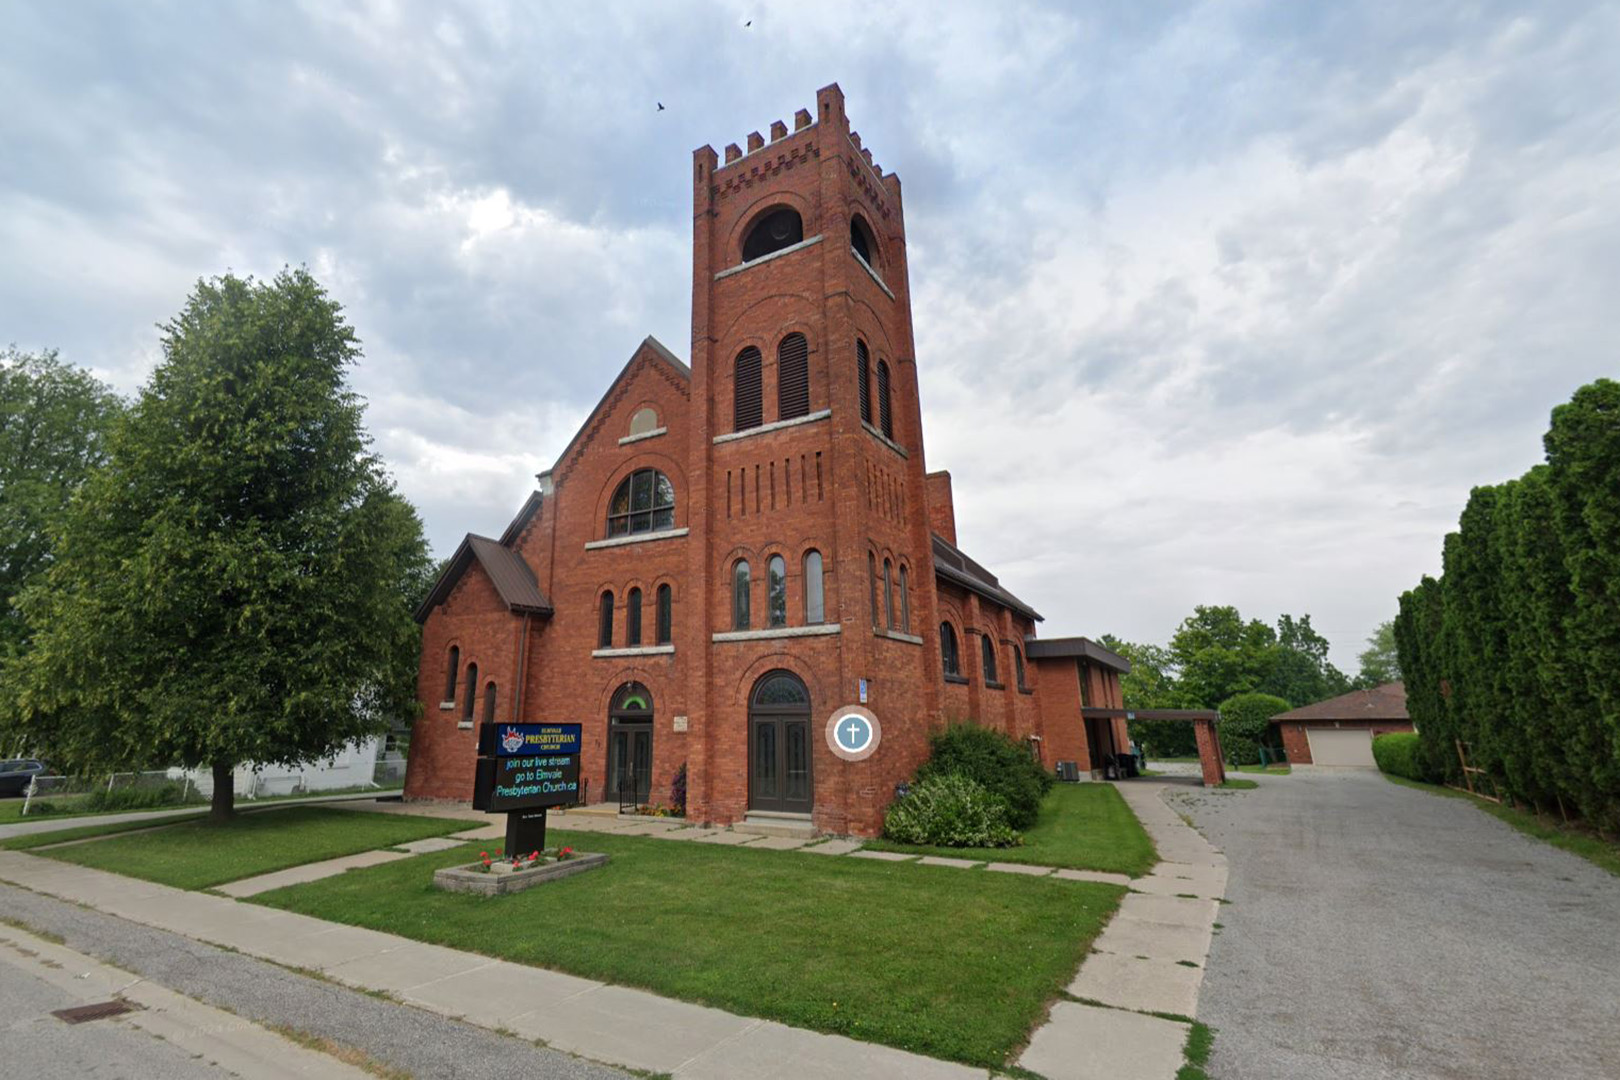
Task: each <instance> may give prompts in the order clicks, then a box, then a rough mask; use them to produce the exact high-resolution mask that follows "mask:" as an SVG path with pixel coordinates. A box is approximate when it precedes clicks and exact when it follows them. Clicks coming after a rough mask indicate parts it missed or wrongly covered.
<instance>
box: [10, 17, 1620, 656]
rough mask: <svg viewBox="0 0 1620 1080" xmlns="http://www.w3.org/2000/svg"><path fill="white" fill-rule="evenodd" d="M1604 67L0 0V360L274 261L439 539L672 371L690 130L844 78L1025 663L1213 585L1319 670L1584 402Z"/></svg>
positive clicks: (1475, 54) (776, 22)
mask: <svg viewBox="0 0 1620 1080" xmlns="http://www.w3.org/2000/svg"><path fill="white" fill-rule="evenodd" d="M748 18H752V19H753V20H754V26H753V28H752V29H744V28H743V26H742V23H743V22H744V21H745V19H748ZM1617 46H1620V16H1617V14H1616V12H1615V10H1614V9H1613V8H1612V7H1611V8H1604V7H1601V6H1597V5H1589V4H1579V3H1549V4H1542V5H1536V6H1535V7H1533V8H1530V9H1528V10H1527V9H1525V8H1524V7H1523V6H1522V5H1509V4H1506V3H1501V4H1490V3H1486V4H1479V3H1467V4H1463V3H1455V4H1449V3H1432V4H1422V5H1412V4H1409V3H1393V2H1391V3H1370V2H1369V3H1360V4H1355V5H1305V4H1288V3H1271V4H1262V3H1250V4H1215V3H1206V4H1200V5H1192V6H1183V7H1178V8H1176V9H1174V10H1171V9H1168V8H1160V7H1159V6H1157V5H1144V4H1123V3H1122V4H1115V5H1109V6H1100V7H1097V6H1094V7H1088V8H1086V9H1085V10H1083V11H1074V10H1072V9H1071V7H1070V6H1069V5H1065V4H1050V5H1042V4H1027V5H1016V6H1014V5H994V6H991V5H976V4H953V5H944V6H941V5H933V4H930V5H927V6H918V7H916V8H914V9H910V10H907V11H902V12H898V13H890V12H886V11H877V10H874V9H872V8H871V6H870V5H853V4H851V5H841V4H832V5H824V6H822V7H818V9H817V12H816V16H815V17H814V18H806V17H802V16H801V15H800V14H798V13H797V12H796V11H795V9H791V8H789V7H787V6H783V5H749V6H747V7H744V6H741V5H731V6H712V5H701V6H700V5H696V4H628V3H600V4H595V5H591V6H590V7H588V8H586V7H573V8H568V7H564V8H556V7H553V8H548V9H540V8H534V7H532V6H530V5H519V4H498V3H483V2H480V3H466V4H461V5H450V6H445V5H430V4H426V3H413V2H405V3H381V2H379V3H375V4H367V5H341V6H338V5H329V4H322V3H314V2H310V3H305V4H302V5H297V6H293V5H288V4H283V3H270V2H260V3H240V4H230V5H195V4H178V3H176V4H172V5H150V4H148V5H141V6H138V7H137V6H132V5H126V4H118V3H113V2H110V0H104V2H100V3H76V4H69V5H62V4H50V3H45V2H43V0H39V2H17V3H12V4H8V5H5V6H4V7H0V95H3V96H4V100H5V101H6V102H7V103H8V108H7V109H6V110H5V111H4V112H3V113H0V250H4V251H6V252H7V253H9V254H10V256H11V257H10V258H8V259H5V260H0V340H15V341H16V342H17V343H18V344H19V345H22V346H24V347H41V346H47V345H53V346H59V347H61V348H62V349H63V351H64V353H65V354H66V355H67V356H68V357H69V358H70V359H72V360H74V361H75V362H78V363H81V364H85V365H88V366H92V367H93V368H95V369H96V370H98V371H99V372H101V373H102V374H104V375H105V376H107V377H109V378H111V379H113V380H114V381H115V382H116V383H117V384H118V385H119V386H120V387H121V388H123V389H125V390H130V389H133V388H134V387H135V386H136V385H138V383H139V382H140V380H141V379H142V378H143V377H144V375H145V373H146V372H147V371H149V370H150V367H151V365H152V364H153V363H154V362H155V359H156V356H155V351H156V332H155V330H154V328H153V324H155V323H157V322H159V321H161V320H162V319H164V318H166V317H168V316H169V315H170V314H172V313H173V312H174V311H175V310H176V309H177V308H178V307H179V305H180V303H181V302H182V300H183V298H184V296H185V294H186V291H187V290H188V288H189V287H190V284H191V282H192V281H193V280H194V279H195V278H197V277H198V276H204V275H211V274H215V273H218V272H220V271H222V270H225V269H227V268H231V269H234V270H236V271H238V272H252V273H257V274H268V273H272V272H274V270H275V269H277V268H278V267H279V266H280V265H282V264H284V263H303V264H307V265H308V266H310V267H311V269H312V270H314V271H315V272H316V274H317V275H318V276H319V277H320V278H321V279H322V280H323V281H324V282H325V283H327V285H328V286H329V288H330V289H331V291H332V292H333V294H334V295H335V296H336V297H337V298H338V299H339V300H340V301H342V302H343V303H344V304H345V305H346V306H347V308H348V310H349V313H350V316H351V318H352V320H353V322H354V324H355V326H356V328H357V329H358V331H359V333H360V334H361V336H362V338H363V339H364V342H365V344H366V353H367V354H366V359H365V361H364V363H363V364H362V365H361V367H360V368H359V370H358V371H357V372H356V384H357V386H358V387H359V389H360V390H361V391H362V392H363V393H365V394H366V395H367V397H368V399H369V400H370V402H371V405H370V414H369V416H370V423H371V426H372V428H373V431H374V432H375V434H376V435H377V440H378V446H379V448H380V449H381V450H382V452H383V453H384V454H385V455H386V456H387V458H388V459H389V461H390V462H391V464H392V465H393V467H394V469H395V471H396V474H397V475H398V477H399V480H400V483H401V486H402V487H403V488H404V489H405V491H406V492H407V494H409V495H410V497H411V498H412V499H413V500H415V501H416V502H417V504H418V505H419V506H420V507H421V508H422V510H423V513H424V517H425V518H426V521H427V524H428V528H429V532H430V535H431V538H432V540H433V543H434V545H435V546H436V548H438V549H439V551H440V552H441V553H442V552H446V551H448V550H449V549H450V548H451V546H452V545H453V544H454V543H455V541H456V540H457V539H458V538H459V536H460V534H461V533H462V532H463V531H465V530H467V529H473V530H477V531H483V532H494V531H498V530H499V529H500V527H501V526H502V525H503V524H504V522H505V520H506V518H507V516H508V515H509V514H510V513H511V512H512V510H513V509H515V508H516V507H517V505H519V504H520V503H521V501H522V499H523V497H524V496H525V494H526V493H527V491H528V488H529V484H530V480H531V474H532V473H533V472H534V471H536V470H537V469H539V468H543V467H545V466H546V465H547V464H549V463H550V461H551V459H552V458H553V457H554V455H555V454H556V453H557V452H558V451H559V450H560V449H561V447H562V445H563V443H564V442H565V441H566V440H567V439H568V437H569V436H570V435H572V433H573V431H574V430H575V428H576V427H577V426H578V424H579V422H580V421H581V420H582V418H583V416H584V412H585V410H587V409H588V408H589V407H590V406H591V405H592V404H594V403H595V401H596V399H597V397H598V396H599V394H600V393H601V390H602V387H603V385H604V384H605V382H606V380H607V379H608V378H610V377H611V376H612V374H613V373H614V372H615V371H617V369H618V368H619V366H621V365H622V364H623V362H624V360H625V359H626V357H627V356H628V355H629V353H630V351H631V349H632V348H633V347H634V345H635V344H636V343H637V342H638V341H639V340H640V339H641V337H642V336H644V335H645V334H647V333H654V334H656V335H657V336H659V337H660V338H661V339H662V340H664V341H665V342H666V343H667V344H668V345H670V346H671V347H672V348H674V349H675V350H676V351H677V352H678V353H681V354H685V353H686V352H687V349H688V335H689V327H688V311H687V305H688V298H689V296H690V255H689V246H688V245H689V236H690V205H691V204H690V197H691V196H690V189H689V186H688V179H687V177H688V168H689V164H688V163H689V160H690V153H691V150H692V148H693V147H695V146H698V145H701V144H703V143H712V144H713V145H715V146H716V147H720V146H723V145H724V144H726V143H728V142H732V141H737V142H741V141H742V139H743V137H744V136H745V135H746V133H747V132H749V131H751V130H756V129H757V130H764V129H765V127H766V125H767V124H768V123H769V122H770V121H771V120H773V119H778V118H781V119H786V118H788V117H789V116H790V115H791V113H792V112H793V110H794V109H796V108H799V107H802V106H807V105H810V104H811V103H812V100H813V92H814V90H815V88H816V87H818V86H821V85H823V84H825V83H827V82H830V81H834V80H837V81H839V82H840V83H841V84H842V85H843V87H844V89H845V92H846V94H847V95H848V97H849V102H850V111H851V115H852V117H853V118H854V119H855V121H856V125H857V127H859V129H860V130H861V132H862V134H863V136H864V138H865V141H866V144H867V145H868V146H870V147H872V148H873V150H874V153H875V154H876V156H877V158H878V160H879V161H880V162H881V163H882V164H883V165H884V166H886V167H888V168H892V169H896V170H898V171H899V173H900V174H901V176H902V178H903V180H904V181H905V185H906V186H905V190H906V204H907V217H908V230H909V239H910V251H911V259H912V274H913V280H912V286H913V292H914V298H915V304H916V324H917V336H918V353H919V356H918V364H919V371H920V373H921V379H922V392H923V396H924V406H925V425H926V428H927V432H928V435H929V443H928V462H929V465H930V466H931V467H934V468H942V467H943V468H949V469H951V470H952V472H953V473H954V475H955V477H956V486H957V505H958V511H959V518H960V530H961V537H962V542H963V544H964V545H965V546H966V547H967V548H968V549H969V550H970V551H971V552H972V553H973V554H974V555H975V557H976V558H979V559H980V560H981V561H984V562H986V563H987V564H989V565H991V566H993V567H995V568H996V569H997V570H998V572H1000V573H1001V574H1002V576H1003V578H1004V580H1006V581H1007V583H1008V584H1009V586H1010V587H1012V588H1013V589H1014V590H1015V591H1017V592H1019V593H1020V594H1021V595H1024V596H1025V597H1026V598H1027V599H1029V600H1031V601H1032V602H1033V603H1034V604H1035V605H1036V606H1037V607H1038V608H1040V609H1041V610H1042V611H1043V612H1045V613H1046V614H1047V616H1048V620H1049V621H1048V623H1047V626H1046V627H1045V630H1046V631H1047V632H1048V633H1053V632H1066V631H1073V632H1082V633H1090V634H1100V633H1102V632H1104V631H1113V632H1116V633H1120V634H1122V635H1124V636H1127V637H1134V638H1141V639H1153V640H1163V639H1164V638H1165V637H1166V636H1167V635H1168V634H1169V632H1170V631H1171V629H1173V627H1174V624H1175V622H1176V620H1177V619H1179V618H1180V617H1181V615H1183V614H1184V613H1185V612H1186V611H1187V610H1189V609H1190V607H1191V606H1192V604H1194V603H1200V602H1232V603H1237V604H1239V605H1240V606H1241V607H1242V608H1243V609H1244V610H1245V611H1246V612H1249V613H1252V614H1255V615H1259V616H1263V617H1267V618H1270V617H1274V616H1275V615H1276V614H1277V613H1278V612H1280V611H1292V612H1301V611H1309V612H1310V613H1311V614H1312V615H1313V616H1314V619H1315V622H1316V623H1317V625H1318V626H1320V627H1323V628H1325V629H1327V630H1328V631H1331V632H1332V633H1331V635H1330V636H1331V637H1332V639H1333V641H1334V646H1335V658H1336V659H1337V660H1338V661H1339V662H1340V663H1341V664H1343V665H1346V666H1349V665H1352V664H1353V659H1354V653H1355V651H1356V648H1357V647H1358V645H1359V639H1360V638H1361V637H1362V636H1364V635H1365V634H1366V633H1367V632H1369V631H1370V630H1371V629H1372V628H1373V626H1374V625H1375V624H1376V623H1377V622H1378V621H1379V620H1381V619H1383V618H1385V617H1387V616H1388V615H1390V614H1391V613H1392V612H1393V608H1394V598H1395V595H1396V594H1397V593H1398V592H1399V591H1400V590H1401V589H1402V588H1404V587H1406V586H1407V585H1409V584H1410V583H1411V582H1412V581H1413V580H1415V578H1416V577H1417V575H1418V574H1420V573H1422V572H1425V571H1432V570H1433V569H1435V567H1436V565H1437V562H1438V552H1439V540H1440V536H1441V534H1442V533H1443V532H1444V531H1445V530H1446V529H1448V528H1450V527H1451V526H1452V524H1453V523H1454V521H1455V515H1456V512H1457V510H1458V509H1459V508H1460V506H1461V503H1462V500H1463V499H1464V498H1465V497H1466V493H1467V490H1468V488H1469V487H1470V486H1471V485H1473V484H1476V483H1484V482H1492V481H1495V480H1499V479H1501V478H1503V477H1505V476H1509V475H1514V474H1516V473H1518V472H1520V471H1522V470H1523V469H1524V468H1525V467H1527V466H1528V465H1529V464H1531V463H1532V462H1533V461H1534V460H1536V458H1537V457H1538V456H1539V452H1540V448H1539V437H1540V434H1541V431H1542V429H1543V427H1544V425H1545V422H1546V417H1547V412H1548V410H1549V409H1550V408H1551V407H1552V405H1554V404H1556V403H1557V402H1558V401H1560V400H1562V399H1564V398H1566V397H1567V396H1568V394H1569V393H1570V392H1571V391H1572V390H1573V389H1574V387H1575V386H1577V385H1579V384H1580V383H1582V382H1584V381H1587V380H1589V379H1591V378H1593V377H1595V376H1598V375H1602V374H1612V373H1613V369H1614V363H1613V359H1612V349H1611V346H1610V342H1611V341H1612V339H1613V333H1612V330H1611V329H1610V326H1609V323H1610V321H1611V320H1610V318H1609V310H1608V309H1609V307H1610V306H1611V304H1610V303H1609V302H1608V301H1609V298H1610V297H1611V296H1612V295H1614V293H1615V291H1616V286H1617V284H1620V260H1617V257H1616V255H1615V253H1616V252H1617V251H1620V243H1617V241H1620V194H1616V191H1615V188H1614V185H1613V182H1612V178H1613V177H1614V176H1615V175H1616V174H1617V167H1620V122H1617V121H1620V105H1617V103H1620V67H1617V66H1616V65H1614V64H1613V63H1612V57H1613V56H1614V55H1615V54H1616V51H1617ZM656 101H663V102H664V103H665V105H666V106H668V108H667V110H666V111H665V112H662V113H659V112H657V111H656V110H655V108H654V102H656Z"/></svg>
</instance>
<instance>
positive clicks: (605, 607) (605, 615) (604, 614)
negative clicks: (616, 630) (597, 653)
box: [596, 591, 613, 649]
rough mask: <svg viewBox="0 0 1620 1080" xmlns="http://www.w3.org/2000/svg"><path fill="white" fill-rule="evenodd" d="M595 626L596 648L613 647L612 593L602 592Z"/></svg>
mask: <svg viewBox="0 0 1620 1080" xmlns="http://www.w3.org/2000/svg"><path fill="white" fill-rule="evenodd" d="M598 619H599V621H598V623H597V627H596V647H597V648H598V649H611V648H613V593H612V591H608V592H604V593H603V594H602V609H601V612H600V613H599V615H598Z"/></svg>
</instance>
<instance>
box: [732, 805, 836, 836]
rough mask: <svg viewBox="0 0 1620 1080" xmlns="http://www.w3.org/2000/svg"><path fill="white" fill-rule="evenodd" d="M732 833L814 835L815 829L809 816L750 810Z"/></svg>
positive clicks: (733, 828)
mask: <svg viewBox="0 0 1620 1080" xmlns="http://www.w3.org/2000/svg"><path fill="white" fill-rule="evenodd" d="M731 830H732V831H733V832H741V833H755V834H757V835H759V836H799V837H810V836H815V835H816V827H815V825H814V824H813V823H812V822H811V820H810V815H809V814H782V813H773V812H770V811H764V810H750V811H749V812H748V813H747V814H746V815H745V816H744V817H743V819H742V823H741V824H738V825H733V826H732V827H731Z"/></svg>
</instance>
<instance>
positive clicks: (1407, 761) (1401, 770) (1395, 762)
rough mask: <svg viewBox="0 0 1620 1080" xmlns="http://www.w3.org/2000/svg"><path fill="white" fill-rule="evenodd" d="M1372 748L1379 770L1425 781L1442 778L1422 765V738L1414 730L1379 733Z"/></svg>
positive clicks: (1392, 774) (1434, 780) (1431, 781)
mask: <svg viewBox="0 0 1620 1080" xmlns="http://www.w3.org/2000/svg"><path fill="white" fill-rule="evenodd" d="M1372 750H1373V760H1374V761H1376V762H1378V771H1379V772H1387V773H1389V774H1390V775H1391V776H1403V777H1405V778H1406V779H1408V780H1422V781H1424V782H1426V783H1433V782H1436V781H1438V780H1440V779H1442V777H1438V776H1435V775H1434V774H1433V773H1432V772H1430V770H1429V769H1428V768H1427V767H1426V766H1425V765H1424V763H1423V740H1422V739H1420V738H1418V734H1417V732H1415V731H1391V732H1386V733H1385V734H1383V735H1379V736H1377V737H1376V738H1374V739H1373V743H1372Z"/></svg>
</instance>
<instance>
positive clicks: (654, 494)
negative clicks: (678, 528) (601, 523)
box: [607, 469, 675, 537]
mask: <svg viewBox="0 0 1620 1080" xmlns="http://www.w3.org/2000/svg"><path fill="white" fill-rule="evenodd" d="M674 527H675V485H674V484H671V483H670V482H669V477H667V476H665V475H664V474H663V473H661V472H659V471H658V470H657V469H637V470H636V471H635V472H633V473H631V474H630V475H629V476H627V477H625V478H624V480H623V481H622V482H621V483H620V484H619V486H618V487H617V488H615V489H614V490H613V499H612V501H611V502H609V503H608V519H607V532H608V536H610V537H611V536H631V535H634V534H635V533H646V532H663V531H664V530H666V529H673V528H674Z"/></svg>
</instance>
